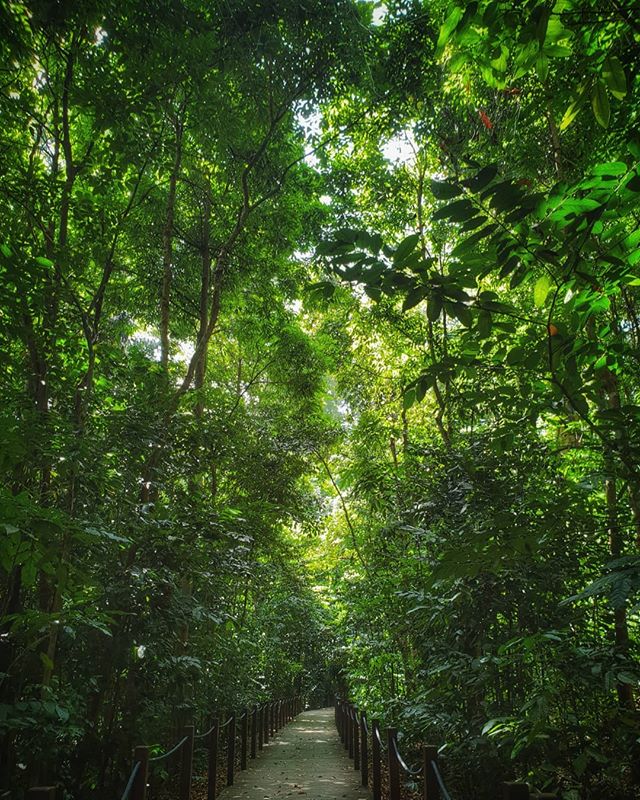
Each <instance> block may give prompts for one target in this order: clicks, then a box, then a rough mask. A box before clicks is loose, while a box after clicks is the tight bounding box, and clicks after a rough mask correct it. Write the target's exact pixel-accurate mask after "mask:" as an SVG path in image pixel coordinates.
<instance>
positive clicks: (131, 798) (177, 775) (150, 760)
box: [26, 697, 305, 800]
mask: <svg viewBox="0 0 640 800" xmlns="http://www.w3.org/2000/svg"><path fill="white" fill-rule="evenodd" d="M304 705H305V704H304V701H303V699H302V698H301V697H290V698H287V699H285V700H271V701H268V702H266V703H261V704H259V705H254V706H253V707H252V708H251V709H249V708H244V709H242V710H241V712H240V713H239V714H235V713H231V715H230V716H229V718H228V719H227V721H226V722H224V723H223V724H220V720H219V717H218V716H213V717H210V718H209V720H208V722H207V724H210V727H208V728H207V730H205V731H203V732H202V733H196V730H195V727H194V726H193V725H185V726H184V728H183V731H182V738H181V739H180V740H179V741H178V742H177V743H176V744H175V745H173V747H171V748H169V749H168V750H167V751H165V752H164V753H161V754H160V755H156V756H151V755H150V754H151V748H150V747H149V746H147V745H139V746H138V747H136V748H135V750H134V753H133V760H132V767H131V772H130V773H129V777H128V779H127V783H126V786H125V789H124V791H123V793H122V795H121V797H120V800H151V798H150V783H151V778H152V772H153V769H154V767H156V766H157V765H159V764H163V765H165V764H166V765H167V766H166V771H165V772H164V773H162V775H161V776H160V778H159V779H161V780H165V779H166V780H171V781H175V782H176V791H173V792H172V795H171V796H172V797H175V798H176V800H191V791H192V783H193V778H194V769H193V762H194V753H195V752H196V751H197V750H198V749H200V750H203V749H204V750H205V751H206V759H205V762H206V766H205V768H204V769H205V773H206V774H205V776H204V779H205V781H206V800H216V798H217V797H218V795H219V793H220V791H221V790H222V789H223V788H224V787H225V786H232V785H233V782H234V778H235V775H236V773H237V772H239V771H241V770H246V769H247V764H248V760H249V758H252V759H253V758H256V757H257V756H258V753H259V752H260V751H261V750H262V749H263V748H264V747H265V745H268V743H269V740H270V739H271V738H273V737H274V736H275V735H276V733H277V732H278V731H279V730H280V729H281V728H283V727H284V726H285V725H286V724H287V723H289V722H291V720H293V719H294V718H295V717H297V716H298V714H300V713H301V712H302V711H303V709H304ZM177 754H179V755H177ZM171 756H176V758H175V759H172V758H171ZM199 758H200V757H199ZM198 763H200V762H198ZM156 779H158V776H157V775H156V777H155V778H154V781H155V780H156ZM198 796H199V797H203V798H204V796H205V795H201V794H199V795H198ZM26 797H27V799H28V800H56V798H57V797H58V798H60V797H62V792H59V791H58V787H55V786H35V787H33V788H31V789H29V790H28V791H27V795H26Z"/></svg>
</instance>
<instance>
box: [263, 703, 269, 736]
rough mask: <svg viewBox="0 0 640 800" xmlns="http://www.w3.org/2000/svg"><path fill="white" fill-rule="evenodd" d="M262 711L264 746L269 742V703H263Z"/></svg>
mask: <svg viewBox="0 0 640 800" xmlns="http://www.w3.org/2000/svg"><path fill="white" fill-rule="evenodd" d="M263 710H264V714H263V716H264V743H265V744H266V743H267V742H268V741H269V703H265V704H264V706H263Z"/></svg>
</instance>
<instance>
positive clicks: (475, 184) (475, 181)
mask: <svg viewBox="0 0 640 800" xmlns="http://www.w3.org/2000/svg"><path fill="white" fill-rule="evenodd" d="M497 174H498V167H497V165H496V164H488V165H487V166H486V167H483V168H482V169H481V170H480V172H478V173H477V174H476V175H474V176H473V178H469V180H466V181H463V183H464V185H465V186H467V187H468V188H469V189H470V190H471V191H472V192H481V191H482V190H483V189H484V188H485V187H486V186H488V185H489V184H490V183H491V181H492V180H493V179H494V178H495V177H496V175H497Z"/></svg>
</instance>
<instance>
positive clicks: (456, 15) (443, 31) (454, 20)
mask: <svg viewBox="0 0 640 800" xmlns="http://www.w3.org/2000/svg"><path fill="white" fill-rule="evenodd" d="M463 14H464V8H462V7H461V6H456V7H455V8H454V9H453V11H452V12H451V13H450V14H449V16H448V17H447V18H446V20H445V21H444V23H443V25H442V27H441V28H440V34H439V36H438V43H437V45H436V58H437V57H438V56H440V55H441V54H442V51H443V50H444V48H445V45H446V44H447V42H448V41H449V39H450V38H451V35H452V34H453V32H454V31H455V29H456V28H457V27H458V23H459V22H460V20H461V19H462V16H463Z"/></svg>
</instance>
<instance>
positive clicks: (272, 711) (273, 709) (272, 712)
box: [269, 701, 276, 738]
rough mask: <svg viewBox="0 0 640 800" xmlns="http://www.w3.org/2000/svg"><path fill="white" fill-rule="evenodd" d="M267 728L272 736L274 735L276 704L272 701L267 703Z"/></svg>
mask: <svg viewBox="0 0 640 800" xmlns="http://www.w3.org/2000/svg"><path fill="white" fill-rule="evenodd" d="M269 728H270V733H271V738H273V737H274V736H275V735H276V704H275V703H274V702H273V701H272V702H271V703H269Z"/></svg>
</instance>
